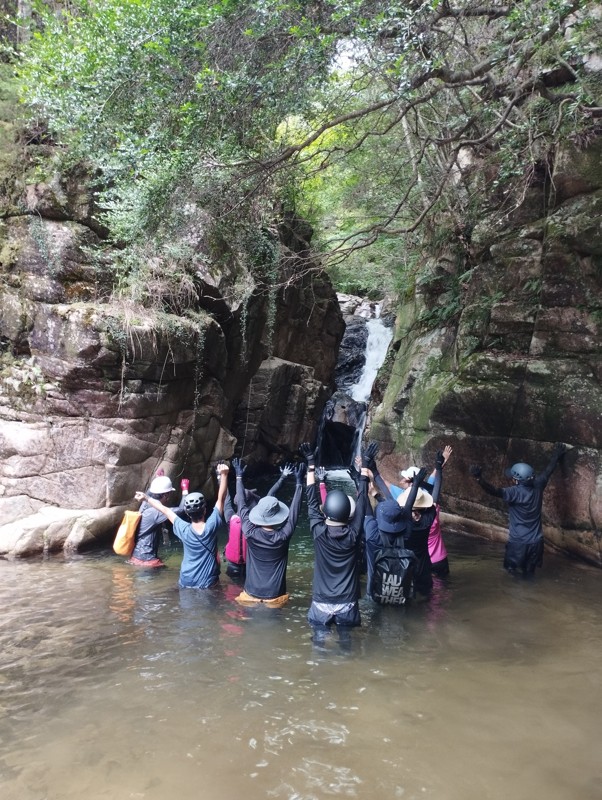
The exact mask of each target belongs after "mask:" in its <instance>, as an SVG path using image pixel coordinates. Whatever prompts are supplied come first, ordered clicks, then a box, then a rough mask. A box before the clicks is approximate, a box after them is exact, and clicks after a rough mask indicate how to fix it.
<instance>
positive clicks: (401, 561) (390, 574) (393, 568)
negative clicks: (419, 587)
mask: <svg viewBox="0 0 602 800" xmlns="http://www.w3.org/2000/svg"><path fill="white" fill-rule="evenodd" d="M381 538H382V537H381ZM417 563H418V559H417V558H416V556H415V555H414V553H413V552H412V551H411V550H406V549H405V548H404V547H392V546H391V545H389V544H388V543H387V542H386V541H384V540H383V541H382V547H381V549H380V550H379V551H378V552H377V554H376V556H375V558H374V571H373V572H372V583H371V586H370V594H371V596H372V599H373V600H374V601H375V602H376V603H379V604H380V605H383V606H385V605H386V606H407V605H409V604H410V602H411V601H412V597H413V596H414V571H415V569H416V564H417Z"/></svg>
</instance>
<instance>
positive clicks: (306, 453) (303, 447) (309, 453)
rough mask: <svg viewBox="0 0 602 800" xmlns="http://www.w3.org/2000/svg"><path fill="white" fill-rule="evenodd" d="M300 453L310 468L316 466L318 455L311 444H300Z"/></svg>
mask: <svg viewBox="0 0 602 800" xmlns="http://www.w3.org/2000/svg"><path fill="white" fill-rule="evenodd" d="M299 452H300V453H301V456H302V457H303V458H304V459H305V460H306V461H307V466H308V467H313V466H315V463H316V453H315V451H314V449H313V448H312V446H311V445H310V443H309V442H303V444H300V445H299Z"/></svg>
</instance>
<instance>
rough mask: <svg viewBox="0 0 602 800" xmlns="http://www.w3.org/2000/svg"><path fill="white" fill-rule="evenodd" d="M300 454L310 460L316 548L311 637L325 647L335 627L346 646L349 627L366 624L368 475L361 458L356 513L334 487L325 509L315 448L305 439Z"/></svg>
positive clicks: (310, 510)
mask: <svg viewBox="0 0 602 800" xmlns="http://www.w3.org/2000/svg"><path fill="white" fill-rule="evenodd" d="M299 452H300V453H301V456H302V457H303V458H304V459H305V461H306V462H307V478H306V492H307V510H308V514H309V527H310V530H311V533H312V536H313V541H314V549H315V555H314V575H313V584H312V601H311V606H310V609H309V612H308V615H307V619H308V622H309V624H310V625H311V627H312V632H313V635H312V640H313V642H314V644H316V645H322V644H323V643H324V641H325V638H326V635H327V634H328V632H329V630H330V628H331V626H332V625H335V627H336V630H337V633H338V635H339V641H340V642H341V644H343V645H347V644H348V643H349V642H350V636H349V632H350V629H351V628H353V627H356V626H357V625H360V624H361V617H360V610H359V598H360V560H361V559H360V554H361V531H362V525H363V522H364V514H365V511H366V503H367V502H368V494H367V486H368V480H369V477H368V475H369V473H368V469H367V468H365V466H364V463H363V461H362V470H361V475H360V478H359V482H360V487H361V489H362V491H360V494H359V496H358V500H357V504H356V506H355V510H354V512H353V514H352V503H351V499H350V498H349V497H348V496H347V495H346V494H345V492H343V491H342V490H340V489H333V490H331V491H329V492H328V493H327V494H326V498H325V500H324V505H323V507H322V508H321V507H320V505H321V504H320V499H321V498H320V497H319V495H318V486H317V484H316V454H315V451H314V449H313V448H312V447H311V445H310V444H308V443H307V442H304V443H303V444H302V445H300V447H299Z"/></svg>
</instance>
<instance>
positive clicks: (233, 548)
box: [224, 464, 295, 581]
mask: <svg viewBox="0 0 602 800" xmlns="http://www.w3.org/2000/svg"><path fill="white" fill-rule="evenodd" d="M294 471H295V468H294V466H293V465H292V464H284V466H282V467H280V476H279V478H278V480H277V481H276V483H275V484H274V485H273V486H272V488H271V489H270V490H269V491H268V495H269V496H272V497H273V496H275V495H276V493H277V492H278V491H279V490H280V489H281V487H282V484H283V483H284V481H285V480H286V478H288V477H289V475H292V474H293V472H294ZM243 472H244V467H243ZM260 499H261V497H260V495H259V494H258V493H257V490H256V489H245V501H246V504H247V508H248V510H249V511H250V510H251V509H252V508H253V507H254V506H256V505H257V503H258V502H259V500H260ZM225 520H226V523H227V524H228V541H227V543H226V546H225V548H224V558H225V559H226V575H228V576H229V577H230V578H232V579H233V580H235V581H242V580H244V578H245V574H246V562H247V540H246V539H245V536H244V534H243V530H242V520H241V518H240V514H238V513H237V512H235V510H234V506H233V504H232V501H231V499H230V495H229V494H228V496H227V499H226V509H225Z"/></svg>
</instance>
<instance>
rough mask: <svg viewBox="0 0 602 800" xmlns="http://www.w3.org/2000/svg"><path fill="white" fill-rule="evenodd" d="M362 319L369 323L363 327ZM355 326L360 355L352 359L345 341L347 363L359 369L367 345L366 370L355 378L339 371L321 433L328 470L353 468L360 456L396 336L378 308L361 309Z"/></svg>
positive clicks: (322, 455) (321, 450)
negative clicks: (376, 385)
mask: <svg viewBox="0 0 602 800" xmlns="http://www.w3.org/2000/svg"><path fill="white" fill-rule="evenodd" d="M358 317H360V319H358ZM366 317H368V318H367V319H366ZM361 318H363V319H364V320H365V321H364V322H363V325H362V319H361ZM352 322H353V324H351V323H348V331H351V329H353V334H352V335H353V337H354V344H353V346H352V349H354V350H355V351H356V352H355V353H354V354H353V355H352V356H351V357H350V356H349V352H348V349H349V348H345V338H344V339H343V343H342V346H341V348H342V351H345V350H346V349H347V352H346V354H345V356H344V358H343V361H344V363H349V364H350V367H352V366H355V367H357V361H358V359H357V347H358V345H357V342H358V340H359V341H363V342H365V344H364V345H363V351H364V352H363V354H362V359H361V360H362V361H363V367H362V369H361V372H360V374H359V376H357V377H355V378H350V376H349V374H346V372H345V369H344V365H343V368H341V364H339V366H338V367H337V391H336V392H335V394H334V395H333V396H332V398H331V399H330V400H329V401H328V403H327V404H326V407H325V409H324V415H323V418H322V421H321V424H320V430H319V433H318V445H319V457H320V460H321V463H322V464H323V465H324V466H327V467H344V468H346V467H349V466H351V465H352V463H353V461H354V458H355V456H356V455H357V454H358V453H359V451H360V449H361V444H362V436H363V433H364V428H365V425H366V416H367V411H368V402H369V400H370V394H371V392H372V387H373V385H374V381H375V379H376V376H377V374H378V370H379V369H380V367H381V366H382V364H383V361H384V359H385V356H386V354H387V350H388V347H389V344H390V342H391V338H392V336H393V332H392V329H391V328H390V327H388V326H387V325H386V324H385V323H384V322H383V320H382V319H381V317H380V306H379V305H378V304H370V307H369V311H368V312H367V311H366V307H365V306H361V310H360V312H359V314H358V313H357V312H356V315H355V317H353V318H352ZM358 324H359V325H362V328H363V330H362V333H363V336H359V337H358ZM345 336H346V337H347V332H346V334H345ZM355 374H357V373H355ZM343 387H344V388H343Z"/></svg>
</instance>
